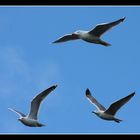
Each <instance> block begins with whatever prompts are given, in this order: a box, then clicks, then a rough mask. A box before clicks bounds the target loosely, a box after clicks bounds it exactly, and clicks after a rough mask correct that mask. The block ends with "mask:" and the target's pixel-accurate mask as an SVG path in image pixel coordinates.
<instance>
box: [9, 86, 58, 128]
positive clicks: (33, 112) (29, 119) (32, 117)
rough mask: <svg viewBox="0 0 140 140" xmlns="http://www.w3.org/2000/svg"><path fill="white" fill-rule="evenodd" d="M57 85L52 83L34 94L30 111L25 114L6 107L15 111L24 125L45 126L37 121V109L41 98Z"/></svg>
mask: <svg viewBox="0 0 140 140" xmlns="http://www.w3.org/2000/svg"><path fill="white" fill-rule="evenodd" d="M56 87H57V85H53V86H51V87H50V88H48V89H46V90H44V91H43V92H41V93H40V94H38V95H37V96H35V97H34V98H33V100H32V101H31V107H30V112H29V114H28V115H27V116H26V115H24V114H23V113H21V112H19V111H17V110H15V109H12V108H8V109H9V110H11V111H13V112H15V113H17V114H18V115H19V116H20V117H19V119H18V120H19V121H20V122H22V123H23V124H24V125H26V126H30V127H41V126H45V125H44V124H41V123H39V122H38V120H37V119H38V117H37V116H38V111H39V107H40V104H41V102H42V101H43V99H44V98H45V97H46V96H47V95H48V94H49V93H51V92H52V91H53V90H54V89H55V88H56Z"/></svg>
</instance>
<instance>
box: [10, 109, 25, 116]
mask: <svg viewBox="0 0 140 140" xmlns="http://www.w3.org/2000/svg"><path fill="white" fill-rule="evenodd" d="M8 109H9V110H11V111H13V112H15V113H16V114H18V115H19V116H20V117H25V116H26V115H25V114H23V113H21V112H19V111H17V110H15V109H12V108H8Z"/></svg>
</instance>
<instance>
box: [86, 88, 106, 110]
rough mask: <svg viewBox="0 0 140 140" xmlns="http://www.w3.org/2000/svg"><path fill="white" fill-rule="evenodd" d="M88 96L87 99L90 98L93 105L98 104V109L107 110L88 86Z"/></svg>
mask: <svg viewBox="0 0 140 140" xmlns="http://www.w3.org/2000/svg"><path fill="white" fill-rule="evenodd" d="M86 97H87V99H88V100H89V101H90V102H91V103H92V104H93V105H95V106H96V108H97V109H98V110H103V111H105V110H106V109H105V107H104V106H102V105H101V104H100V103H99V102H98V101H97V100H96V99H95V98H94V97H93V96H92V95H91V92H90V90H89V89H88V88H87V90H86Z"/></svg>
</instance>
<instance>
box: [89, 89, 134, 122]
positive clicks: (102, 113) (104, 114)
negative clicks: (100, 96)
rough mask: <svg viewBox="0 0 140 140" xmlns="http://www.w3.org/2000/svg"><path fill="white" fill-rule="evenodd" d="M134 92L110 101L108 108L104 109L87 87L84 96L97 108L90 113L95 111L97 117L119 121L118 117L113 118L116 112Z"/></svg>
mask: <svg viewBox="0 0 140 140" xmlns="http://www.w3.org/2000/svg"><path fill="white" fill-rule="evenodd" d="M134 94H135V92H133V93H132V94H130V95H128V96H126V97H124V98H122V99H120V100H118V101H116V102H114V103H112V104H111V105H110V106H109V108H108V109H106V108H105V107H104V106H103V105H101V104H100V103H99V102H98V101H97V100H96V99H95V98H94V97H93V96H92V95H91V92H90V90H89V89H87V90H86V97H87V99H88V100H89V101H90V102H91V103H92V104H94V105H95V106H96V108H97V110H95V111H92V113H95V114H96V115H97V116H98V117H100V118H101V119H104V120H109V121H115V122H117V123H119V122H120V121H122V120H120V119H118V118H115V114H116V112H117V111H118V110H119V109H120V108H121V107H122V106H123V105H124V104H125V103H127V102H128V101H129V100H130V99H131V98H132V97H133V96H134Z"/></svg>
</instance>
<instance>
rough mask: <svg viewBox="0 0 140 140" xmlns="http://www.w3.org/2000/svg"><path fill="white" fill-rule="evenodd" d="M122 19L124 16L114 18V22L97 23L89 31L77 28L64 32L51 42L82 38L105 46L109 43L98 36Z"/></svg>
mask: <svg viewBox="0 0 140 140" xmlns="http://www.w3.org/2000/svg"><path fill="white" fill-rule="evenodd" d="M124 19H125V17H124V18H121V19H119V20H116V21H114V22H110V23H102V24H97V25H96V27H95V28H94V29H92V30H91V31H82V30H78V31H76V32H74V33H72V34H66V35H64V36H63V37H61V38H59V39H58V40H56V41H54V42H53V43H60V42H65V41H70V40H76V39H82V40H84V41H86V42H90V43H95V44H101V45H104V46H106V47H107V46H111V44H109V43H107V42H105V41H103V40H101V39H100V37H101V36H102V35H103V34H104V33H105V32H106V31H108V30H109V29H111V28H112V27H114V26H116V25H118V24H119V23H121V22H123V21H124Z"/></svg>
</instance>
